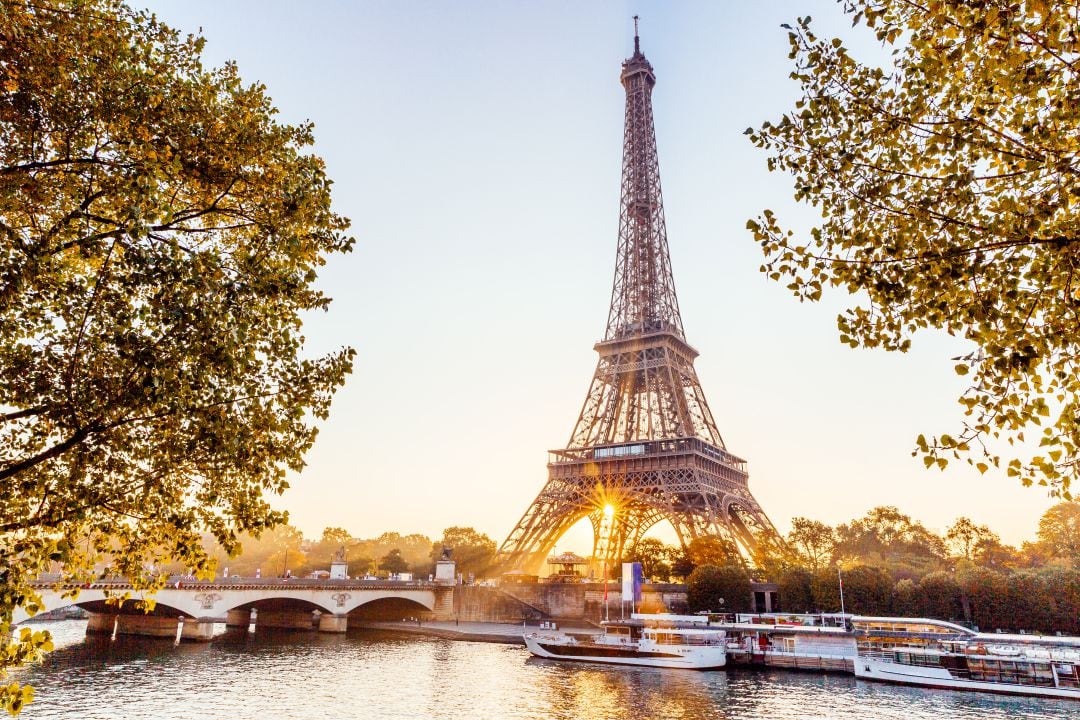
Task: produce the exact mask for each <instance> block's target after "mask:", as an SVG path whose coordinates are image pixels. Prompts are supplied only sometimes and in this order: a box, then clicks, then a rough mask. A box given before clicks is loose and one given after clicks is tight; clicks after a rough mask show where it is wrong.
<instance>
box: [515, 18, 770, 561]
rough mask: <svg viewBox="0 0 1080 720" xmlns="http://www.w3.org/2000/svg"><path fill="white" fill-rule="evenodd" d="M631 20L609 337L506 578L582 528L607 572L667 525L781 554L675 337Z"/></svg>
mask: <svg viewBox="0 0 1080 720" xmlns="http://www.w3.org/2000/svg"><path fill="white" fill-rule="evenodd" d="M634 21H635V32H634V54H633V56H632V57H631V58H630V59H628V60H626V61H624V62H623V66H622V75H621V81H622V85H623V87H624V89H625V90H626V118H625V129H624V137H623V167H622V201H621V208H620V214H619V244H618V256H617V260H616V265H615V280H614V284H613V288H612V293H611V309H610V312H609V314H608V321H607V329H606V332H605V333H604V339H603V340H602V341H600V342H599V343H597V344H596V345H595V349H596V351H597V352H598V353H599V354H600V359H599V362H598V363H597V366H596V372H595V374H594V375H593V380H592V384H591V386H590V388H589V393H588V395H587V396H586V398H585V403H584V405H583V407H582V409H581V414H580V416H579V417H578V421H577V424H576V425H575V426H574V431H573V433H572V434H571V436H570V442H569V444H568V447H566V448H565V449H562V450H552V451H551V452H550V455H549V462H548V480H547V483H546V485H545V486H544V488H543V490H541V492H540V494H539V495H538V496H537V498H536V500H534V501H533V503H532V505H531V506H530V507H529V509H528V510H527V511H526V512H525V514H524V515H523V516H522V518H521V520H520V521H519V522H518V524H517V526H516V527H515V528H514V529H513V531H512V532H511V533H510V535H509V536H508V537H507V538H506V540H505V541H504V542H503V544H502V546H501V548H500V549H499V552H498V555H497V557H496V565H497V566H498V567H499V568H501V569H502V570H504V571H508V570H517V571H525V572H537V571H538V570H539V567H540V566H541V564H542V563H543V561H544V558H545V557H546V556H547V554H548V553H549V552H551V550H552V549H553V548H554V546H555V543H556V542H557V541H558V539H559V538H560V537H562V535H563V534H564V533H565V532H566V531H567V530H568V529H569V528H570V527H571V526H572V525H574V524H575V523H577V522H578V521H579V520H581V519H582V518H586V517H587V518H588V519H589V521H590V522H591V524H592V527H593V537H594V543H593V557H594V559H595V560H596V561H597V562H598V563H603V567H611V564H612V561H613V560H615V559H617V558H619V557H621V556H622V554H623V551H624V550H625V549H628V548H630V547H632V546H633V545H634V544H635V543H636V542H637V541H638V540H639V539H641V537H642V535H643V534H644V533H645V532H646V531H647V530H648V529H649V528H650V527H652V526H653V525H654V524H656V523H657V522H659V521H661V520H667V521H669V522H670V523H671V525H672V526H673V527H674V528H675V531H676V533H677V534H678V536H679V540H680V542H682V543H683V545H686V544H687V543H689V542H690V541H691V540H692V539H694V538H697V537H703V536H715V537H718V538H720V539H721V540H723V541H724V542H725V543H726V544H727V545H728V547H729V548H731V551H732V552H733V553H738V554H741V555H742V556H743V557H744V558H749V559H750V560H760V559H761V558H762V557H763V556H765V555H767V554H769V553H770V552H772V551H774V550H780V549H782V548H783V541H782V540H781V539H780V536H779V534H778V533H777V531H776V529H775V528H774V527H773V525H772V523H771V522H770V521H769V519H768V517H766V515H765V512H764V511H763V510H762V509H761V506H760V505H759V504H758V502H757V501H756V500H755V499H754V497H753V495H751V493H750V489H749V486H748V483H747V480H748V477H749V476H748V474H747V471H746V462H745V461H744V460H742V459H741V458H739V457H737V456H735V455H733V454H732V453H730V452H728V450H727V447H726V446H725V445H724V441H723V439H722V438H721V436H720V432H719V431H718V430H717V428H716V421H715V419H714V418H713V415H712V412H711V411H710V410H709V405H708V403H707V402H706V401H705V395H704V393H703V392H702V389H701V384H700V383H699V382H698V378H697V373H696V372H695V370H694V358H695V357H697V355H698V353H697V351H696V350H694V348H692V347H691V346H690V345H689V344H688V343H687V341H686V337H685V335H684V333H683V324H682V317H681V316H680V313H679V301H678V299H677V298H676V296H675V285H674V282H673V279H672V274H671V261H670V258H669V255H668V244H667V229H666V225H665V221H664V203H663V197H662V194H661V190H660V167H659V163H658V161H657V154H656V135H655V131H654V128H653V117H652V89H653V86H654V85H655V84H656V76H655V74H654V73H653V68H652V65H650V64H649V61H648V60H646V59H645V56H644V55H643V54H642V53H641V47H640V40H639V38H638V35H637V18H636V17H635V19H634ZM605 507H608V513H607V515H605V512H604V510H605ZM612 509H613V512H612ZM598 552H599V553H602V554H603V557H599V556H598V555H597V553H598Z"/></svg>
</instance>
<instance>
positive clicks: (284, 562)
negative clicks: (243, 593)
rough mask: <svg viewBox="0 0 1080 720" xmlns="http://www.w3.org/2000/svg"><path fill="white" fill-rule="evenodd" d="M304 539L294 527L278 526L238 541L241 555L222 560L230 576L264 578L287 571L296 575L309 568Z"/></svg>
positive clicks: (245, 536)
mask: <svg viewBox="0 0 1080 720" xmlns="http://www.w3.org/2000/svg"><path fill="white" fill-rule="evenodd" d="M303 544H304V536H303V535H302V534H301V532H300V531H299V530H298V529H297V528H295V527H293V526H292V525H277V526H275V527H273V528H271V529H270V530H265V531H263V532H262V533H260V534H259V535H258V536H255V535H241V536H240V537H239V538H238V546H237V549H238V553H237V554H236V555H235V556H234V557H232V558H229V559H226V560H223V561H221V562H224V563H226V564H227V565H228V568H229V573H230V574H232V575H240V576H241V577H247V578H252V577H255V575H256V573H260V574H261V575H262V577H275V576H277V575H281V574H282V573H284V572H285V570H286V569H289V570H291V571H292V572H293V574H294V575H299V574H301V572H300V571H302V570H303V569H304V567H305V566H306V565H307V557H306V556H305V553H304V552H303V550H301V547H302V546H303Z"/></svg>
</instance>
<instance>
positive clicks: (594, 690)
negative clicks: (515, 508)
mask: <svg viewBox="0 0 1080 720" xmlns="http://www.w3.org/2000/svg"><path fill="white" fill-rule="evenodd" d="M84 628H85V623H78V622H70V621H68V622H62V623H53V624H51V626H50V629H51V630H52V631H53V632H54V635H55V636H56V641H57V646H58V649H57V650H56V651H55V652H54V653H52V654H51V655H50V656H49V658H48V660H47V661H46V662H45V664H43V665H41V666H39V667H36V668H32V669H30V670H29V671H24V672H22V673H20V678H19V679H21V680H26V681H28V682H31V683H32V684H34V685H35V686H36V687H37V689H38V698H39V699H38V701H36V702H35V703H34V704H33V705H31V706H30V707H29V708H28V709H27V710H26V711H25V714H24V717H26V718H31V719H33V718H63V719H64V720H74V719H75V718H79V719H80V720H81V719H82V718H90V719H93V720H97V719H99V718H100V719H103V720H104V719H106V718H108V719H110V720H111V719H113V718H124V719H130V720H144V719H147V720H149V719H151V718H153V719H154V720H174V719H178V718H191V717H198V718H200V720H212V719H214V718H223V719H224V718H228V719H229V720H232V719H233V718H258V719H259V720H276V719H277V718H305V719H306V718H313V717H320V718H323V717H325V718H403V719H404V718H450V719H459V718H470V719H471V718H509V719H511V720H514V719H517V718H521V719H522V720H524V719H525V718H529V719H532V718H557V719H560V720H561V719H565V720H576V719H578V718H580V719H582V720H601V719H603V720H612V719H615V720H620V719H623V718H625V719H630V718H633V719H634V720H638V719H639V718H665V719H667V718H672V719H685V720H702V719H704V718H710V719H711V718H723V719H725V720H762V719H768V720H789V719H790V720H795V719H796V718H798V719H799V720H803V719H812V718H821V719H822V720H824V719H826V718H828V719H829V720H834V719H842V720H847V719H851V720H856V719H858V720H867V719H880V720H930V719H931V718H933V719H934V720H937V719H938V718H959V719H961V720H974V719H975V718H979V720H1005V719H1006V718H1008V719H1010V720H1012V719H1013V718H1021V719H1024V720H1050V719H1060V718H1067V717H1076V715H1077V711H1078V710H1080V708H1078V707H1077V706H1076V704H1075V703H1070V702H1068V701H1054V700H1038V699H1026V698H1008V697H999V696H993V695H979V694H972V693H956V692H947V691H936V690H920V689H915V688H904V687H898V686H890V685H881V684H877V683H864V682H861V681H856V680H855V679H854V678H852V677H850V676H845V675H819V674H811V673H797V672H788V671H775V672H762V671H746V670H737V671H727V672H688V671H671V670H658V669H652V668H634V667H613V666H601V665H590V664H574V663H560V662H553V661H549V660H540V659H535V658H530V657H529V656H528V654H527V652H526V651H525V650H524V649H523V648H521V647H518V646H511V645H491V644H484V643H467V642H451V641H447V640H441V639H434V638H422V637H415V636H399V635H394V634H385V633H378V632H370V631H364V632H358V633H349V634H348V635H332V634H321V633H314V632H312V633H302V632H301V633H296V632H289V631H285V630H280V631H260V632H258V633H249V632H244V631H239V632H237V631H230V632H228V633H225V632H222V634H220V635H219V636H218V637H217V638H216V639H215V641H214V642H213V643H209V644H196V643H182V644H180V645H174V644H173V643H172V641H170V640H154V639H150V638H134V637H125V636H119V637H118V638H117V639H116V640H115V641H111V640H110V639H109V638H102V637H90V638H84V637H83V631H84ZM221 629H222V631H223V630H224V626H222V628H221Z"/></svg>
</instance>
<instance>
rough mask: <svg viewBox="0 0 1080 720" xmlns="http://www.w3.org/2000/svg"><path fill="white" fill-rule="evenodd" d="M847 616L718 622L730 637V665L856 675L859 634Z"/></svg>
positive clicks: (766, 616)
mask: <svg viewBox="0 0 1080 720" xmlns="http://www.w3.org/2000/svg"><path fill="white" fill-rule="evenodd" d="M849 617H850V615H844V614H841V613H815V614H809V613H745V614H743V613H740V614H737V615H735V616H734V617H732V616H727V617H725V618H723V619H712V620H710V622H709V627H713V628H718V629H723V630H724V631H725V632H726V633H727V638H728V662H729V663H731V664H732V665H759V666H765V667H781V668H791V669H796V670H819V671H825V672H846V673H851V672H853V671H854V669H855V668H854V664H855V636H854V634H853V633H852V632H851V630H850V629H849V628H848V627H847V620H848V618H849Z"/></svg>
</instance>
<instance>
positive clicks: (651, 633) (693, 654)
mask: <svg viewBox="0 0 1080 720" xmlns="http://www.w3.org/2000/svg"><path fill="white" fill-rule="evenodd" d="M602 627H603V632H602V633H600V634H596V635H587V634H582V633H565V632H555V631H539V632H534V633H526V634H525V636H524V638H525V647H527V648H528V649H529V652H531V653H532V654H533V655H536V656H538V657H542V658H550V659H552V660H577V661H583V662H597V663H610V664H616V665H644V666H648V667H661V668H685V669H690V670H709V669H713V668H722V667H724V664H725V661H726V659H727V649H726V638H725V636H724V632H723V631H720V630H710V629H705V628H700V627H695V628H673V627H653V626H650V625H649V624H647V623H646V622H644V621H642V620H636V619H632V620H619V621H610V622H605V623H603V625H602Z"/></svg>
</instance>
